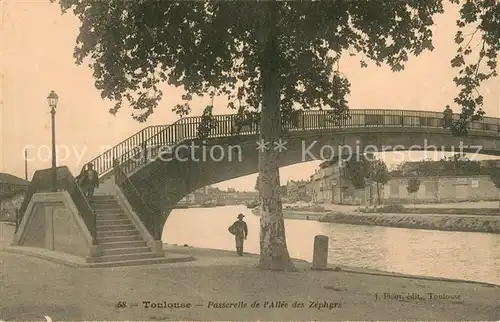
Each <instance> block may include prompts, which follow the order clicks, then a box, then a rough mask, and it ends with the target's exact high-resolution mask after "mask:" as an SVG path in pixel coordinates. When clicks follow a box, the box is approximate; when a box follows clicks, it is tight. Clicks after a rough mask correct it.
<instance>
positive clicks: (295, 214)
mask: <svg viewBox="0 0 500 322" xmlns="http://www.w3.org/2000/svg"><path fill="white" fill-rule="evenodd" d="M252 213H253V214H254V215H257V216H259V215H260V210H259V209H258V208H254V209H252ZM283 217H284V218H286V219H303V220H317V221H319V222H329V223H337V224H349V225H365V226H383V227H395V228H411V229H427V230H443V231H462V232H481V233H494V234H500V216H487V215H484V216H472V215H456V214H452V215H449V214H446V215H443V214H415V213H411V214H408V213H407V214H404V213H403V214H402V213H359V214H358V213H357V212H350V213H349V212H345V213H341V212H333V211H328V212H327V211H316V212H315V211H301V210H296V209H289V208H288V209H287V208H285V209H283Z"/></svg>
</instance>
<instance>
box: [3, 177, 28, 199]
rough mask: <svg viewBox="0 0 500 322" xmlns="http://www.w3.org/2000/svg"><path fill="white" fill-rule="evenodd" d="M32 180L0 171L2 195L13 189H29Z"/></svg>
mask: <svg viewBox="0 0 500 322" xmlns="http://www.w3.org/2000/svg"><path fill="white" fill-rule="evenodd" d="M29 184H30V182H29V181H26V180H24V179H21V178H19V177H16V176H14V175H12V174H8V173H0V196H1V195H2V194H5V193H10V192H13V191H19V190H21V191H26V190H28V186H29Z"/></svg>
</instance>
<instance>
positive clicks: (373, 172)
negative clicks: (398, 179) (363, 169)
mask: <svg viewBox="0 0 500 322" xmlns="http://www.w3.org/2000/svg"><path fill="white" fill-rule="evenodd" d="M367 178H368V179H370V180H372V181H374V182H376V183H378V184H382V185H384V184H386V183H387V182H388V181H389V180H390V179H391V175H390V174H389V170H387V165H386V164H385V162H384V160H381V159H374V160H371V161H370V162H369V163H368V176H367Z"/></svg>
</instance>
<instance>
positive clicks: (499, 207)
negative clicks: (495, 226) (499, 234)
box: [498, 189, 500, 212]
mask: <svg viewBox="0 0 500 322" xmlns="http://www.w3.org/2000/svg"><path fill="white" fill-rule="evenodd" d="M498 212H500V189H498Z"/></svg>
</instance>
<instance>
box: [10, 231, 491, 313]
mask: <svg viewBox="0 0 500 322" xmlns="http://www.w3.org/2000/svg"><path fill="white" fill-rule="evenodd" d="M11 228H12V227H10V226H7V225H4V224H2V225H1V227H0V233H1V234H2V235H3V238H0V240H3V241H4V242H5V241H10V240H11V239H12V236H11V234H12V232H13V231H12V229H11ZM165 248H166V251H167V253H168V252H172V253H183V254H188V253H189V254H191V255H192V256H194V257H195V258H196V261H193V262H187V263H175V264H160V265H153V266H135V267H134V266H132V267H116V268H98V269H90V268H73V267H69V266H64V265H61V264H56V263H53V262H49V261H46V260H42V259H37V258H32V257H28V256H24V255H19V254H11V253H6V252H0V261H1V262H2V270H0V277H1V278H0V280H2V294H8V296H3V297H2V301H0V319H2V320H24V321H30V320H44V316H49V317H50V318H51V319H52V320H66V321H69V320H115V321H124V320H128V321H132V320H143V321H144V320H220V321H239V320H329V321H331V320H414V319H418V320H498V319H499V318H500V316H499V313H498V298H499V297H500V288H499V287H498V286H492V285H487V284H481V283H472V282H465V281H445V280H442V279H435V280H433V279H429V278H418V277H412V276H407V275H402V274H390V273H386V272H379V271H373V270H364V269H352V268H348V267H342V266H341V268H342V269H341V270H340V271H311V270H310V269H309V268H310V264H309V263H307V262H305V261H298V260H297V261H295V265H296V267H297V268H298V269H299V272H295V273H284V272H268V271H261V270H259V269H257V268H256V267H255V266H256V265H257V264H258V256H257V255H251V254H246V256H244V257H239V256H236V254H235V253H234V252H229V251H221V250H214V249H200V248H190V247H175V246H170V245H166V246H165ZM271 302H272V304H271ZM152 303H158V304H157V305H156V307H153V305H152ZM231 303H232V304H231ZM294 304H295V305H294ZM223 305H226V307H225V308H221V307H222V306H223ZM257 305H258V307H257ZM271 305H273V307H271ZM158 306H164V308H158ZM311 306H312V307H311Z"/></svg>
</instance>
